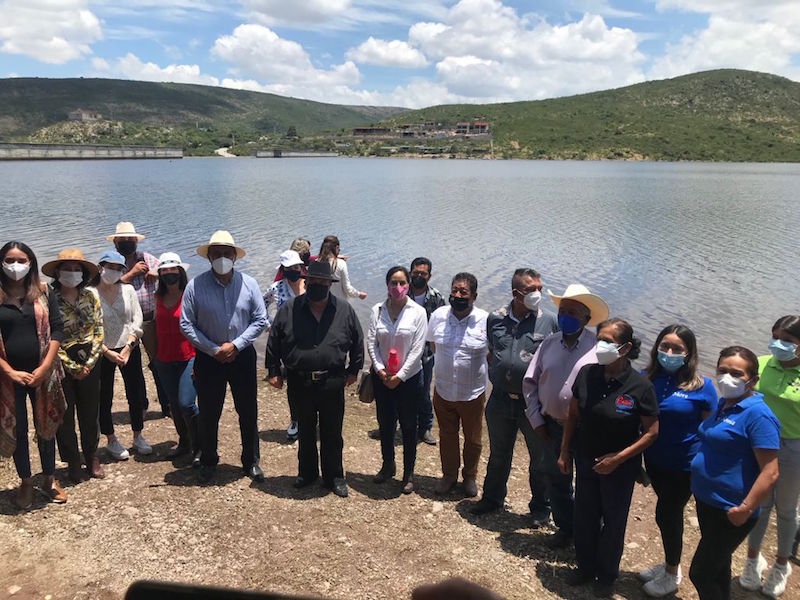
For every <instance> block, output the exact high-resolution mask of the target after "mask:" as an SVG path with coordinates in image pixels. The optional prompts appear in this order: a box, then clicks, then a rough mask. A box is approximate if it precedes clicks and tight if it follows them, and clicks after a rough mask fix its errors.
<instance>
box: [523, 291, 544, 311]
mask: <svg viewBox="0 0 800 600" xmlns="http://www.w3.org/2000/svg"><path fill="white" fill-rule="evenodd" d="M541 301H542V292H531V293H530V294H525V298H523V300H522V302H523V304H525V308H527V309H528V310H536V309H538V308H539V303H540V302H541Z"/></svg>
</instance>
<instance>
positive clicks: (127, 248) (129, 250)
mask: <svg viewBox="0 0 800 600" xmlns="http://www.w3.org/2000/svg"><path fill="white" fill-rule="evenodd" d="M116 246H117V252H119V253H120V254H122V256H130V255H131V254H133V253H134V252H136V242H131V241H129V240H125V241H121V242H117V244H116Z"/></svg>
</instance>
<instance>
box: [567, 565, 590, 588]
mask: <svg viewBox="0 0 800 600" xmlns="http://www.w3.org/2000/svg"><path fill="white" fill-rule="evenodd" d="M564 581H565V582H566V584H567V585H569V586H571V587H578V586H581V585H588V584H590V583H592V582H593V581H594V577H593V576H591V575H589V574H588V573H586V572H585V571H581V570H580V569H573V570H572V571H570V572H569V573H567V576H566V577H565V578H564Z"/></svg>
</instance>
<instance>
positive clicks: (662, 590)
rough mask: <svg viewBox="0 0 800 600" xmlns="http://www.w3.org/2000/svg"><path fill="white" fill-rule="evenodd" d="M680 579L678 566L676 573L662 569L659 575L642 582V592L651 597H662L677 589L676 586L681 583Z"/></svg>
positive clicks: (681, 577)
mask: <svg viewBox="0 0 800 600" xmlns="http://www.w3.org/2000/svg"><path fill="white" fill-rule="evenodd" d="M682 579H683V576H682V575H681V568H680V567H678V573H677V574H676V575H673V574H672V573H667V572H666V571H664V572H663V573H662V574H661V575H660V576H659V577H656V578H655V579H651V580H650V581H648V582H647V583H645V584H644V593H645V594H647V595H648V596H651V597H653V598H663V597H664V596H667V595H669V594H674V593H675V592H677V591H678V586H679V585H680V584H681V580H682Z"/></svg>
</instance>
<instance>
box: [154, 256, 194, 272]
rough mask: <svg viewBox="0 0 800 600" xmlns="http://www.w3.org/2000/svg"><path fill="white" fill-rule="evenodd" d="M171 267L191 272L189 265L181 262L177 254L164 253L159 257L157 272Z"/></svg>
mask: <svg viewBox="0 0 800 600" xmlns="http://www.w3.org/2000/svg"><path fill="white" fill-rule="evenodd" d="M169 267H180V268H181V269H183V270H184V271H188V270H189V264H188V263H185V262H181V257H180V256H179V255H178V254H176V253H175V252H164V253H163V254H162V255H161V256H159V257H158V266H157V267H156V272H158V271H160V270H161V269H167V268H169Z"/></svg>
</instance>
